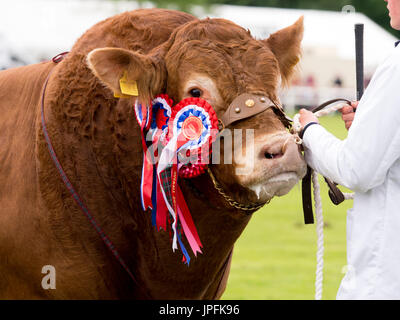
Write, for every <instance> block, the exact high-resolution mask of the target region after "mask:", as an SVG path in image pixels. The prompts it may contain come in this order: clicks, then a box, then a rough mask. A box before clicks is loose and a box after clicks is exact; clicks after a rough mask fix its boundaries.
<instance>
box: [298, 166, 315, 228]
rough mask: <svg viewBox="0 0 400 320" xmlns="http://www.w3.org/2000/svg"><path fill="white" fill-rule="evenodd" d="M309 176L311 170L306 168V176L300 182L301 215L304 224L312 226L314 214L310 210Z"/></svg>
mask: <svg viewBox="0 0 400 320" xmlns="http://www.w3.org/2000/svg"><path fill="white" fill-rule="evenodd" d="M311 174H312V169H311V168H310V167H309V166H307V174H306V175H305V177H304V178H303V180H302V182H301V191H302V192H301V193H302V198H303V213H304V223H305V224H313V223H314V213H313V209H312V198H311Z"/></svg>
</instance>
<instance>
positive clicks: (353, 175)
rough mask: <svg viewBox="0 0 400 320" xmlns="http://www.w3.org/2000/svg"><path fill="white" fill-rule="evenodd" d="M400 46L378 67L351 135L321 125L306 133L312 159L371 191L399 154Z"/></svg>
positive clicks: (322, 169)
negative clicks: (341, 135) (339, 134)
mask: <svg viewBox="0 0 400 320" xmlns="http://www.w3.org/2000/svg"><path fill="white" fill-rule="evenodd" d="M399 52H400V51H398V52H397V54H396V55H394V57H392V59H388V60H389V61H387V62H386V63H385V64H384V65H383V66H382V67H380V68H379V69H378V71H377V72H376V74H375V76H374V78H373V79H372V81H371V83H370V85H369V87H368V89H367V90H366V92H365V94H364V96H363V98H362V99H361V101H360V103H359V107H358V109H357V112H356V115H355V118H354V121H353V124H352V126H351V128H350V130H349V133H348V137H347V139H346V140H343V141H342V140H339V139H337V138H336V137H334V136H333V135H332V134H330V133H329V132H327V131H326V130H325V129H324V128H323V127H322V126H319V125H313V126H310V127H309V128H308V129H307V130H306V132H305V134H304V137H303V145H304V149H305V158H306V161H307V163H308V164H309V165H310V166H311V167H312V168H313V169H315V170H316V171H317V172H319V173H321V174H322V175H324V176H325V177H327V178H330V179H331V180H333V181H335V182H337V183H339V184H341V185H343V186H345V187H348V188H350V189H352V190H354V191H359V192H366V191H368V190H370V189H371V188H374V187H376V186H378V185H380V184H382V183H383V182H384V180H385V177H386V175H387V172H388V170H389V169H390V167H391V166H392V165H393V163H394V162H395V161H396V160H397V159H399V158H400V54H399ZM394 58H396V59H397V60H395V59H394Z"/></svg>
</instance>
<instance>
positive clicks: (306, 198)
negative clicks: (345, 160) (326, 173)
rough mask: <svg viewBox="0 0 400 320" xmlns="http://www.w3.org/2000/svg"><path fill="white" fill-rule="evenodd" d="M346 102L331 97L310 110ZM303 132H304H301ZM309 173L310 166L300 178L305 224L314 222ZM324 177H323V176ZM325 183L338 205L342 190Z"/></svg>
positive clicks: (333, 184)
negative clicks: (301, 178)
mask: <svg viewBox="0 0 400 320" xmlns="http://www.w3.org/2000/svg"><path fill="white" fill-rule="evenodd" d="M339 101H343V102H347V103H348V104H351V101H349V100H347V99H332V100H329V101H327V102H325V103H323V104H321V105H320V106H318V107H316V108H314V109H313V110H312V112H313V113H315V112H317V111H320V110H322V109H324V108H325V107H327V106H329V105H331V104H332V103H335V102H339ZM303 133H304V132H303ZM311 174H312V169H311V168H310V167H307V174H306V175H305V177H304V178H303V180H302V183H301V184H302V187H301V191H302V200H303V213H304V223H305V224H313V223H314V214H313V209H312V197H311ZM324 178H325V177H324ZM325 181H326V183H327V184H328V187H329V198H330V199H331V201H332V202H333V203H334V204H335V205H339V204H340V203H342V202H343V201H344V199H345V197H344V195H343V193H342V191H340V189H339V188H338V187H337V184H335V183H334V182H332V181H330V180H329V179H327V178H325Z"/></svg>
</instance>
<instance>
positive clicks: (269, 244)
mask: <svg viewBox="0 0 400 320" xmlns="http://www.w3.org/2000/svg"><path fill="white" fill-rule="evenodd" d="M321 124H322V125H323V126H324V127H325V128H327V129H328V130H329V131H330V132H332V133H333V134H335V135H336V136H337V137H339V138H341V139H343V138H345V137H346V134H347V132H346V130H345V128H344V125H343V122H342V120H341V119H340V117H339V116H330V117H329V116H328V117H324V118H322V119H321ZM321 187H322V202H323V212H324V221H325V223H326V227H325V228H324V237H325V256H324V260H325V261H324V281H323V286H324V287H323V299H335V297H336V293H337V290H338V288H339V285H340V281H341V279H342V278H343V276H344V274H343V268H344V266H345V265H346V211H347V209H349V208H351V207H352V201H346V202H345V203H343V204H341V205H339V206H335V205H333V204H332V203H331V201H330V199H329V197H328V191H327V187H326V184H325V183H323V182H322V180H321ZM341 189H342V190H343V191H348V190H345V189H344V188H341ZM316 240H317V237H316V232H315V225H307V226H306V225H304V222H303V212H302V205H301V189H300V184H298V185H297V186H296V187H295V188H294V189H293V190H292V191H291V192H290V193H289V194H288V195H286V196H284V197H281V198H274V199H273V200H272V201H271V203H270V204H269V205H266V206H265V207H264V208H262V209H261V210H259V211H258V212H256V213H255V214H254V216H253V218H252V220H251V221H250V223H249V225H248V227H247V228H246V229H245V231H244V233H243V234H242V236H241V237H240V239H239V240H238V242H237V243H236V245H235V249H234V255H233V261H232V269H231V274H230V278H229V282H228V285H227V289H226V291H225V294H224V295H223V297H222V298H223V299H246V300H250V299H252V300H264V299H277V300H281V299H284V300H288V299H289V300H291V299H296V300H303V299H313V298H314V294H315V288H314V283H315V270H316V243H317V242H316Z"/></svg>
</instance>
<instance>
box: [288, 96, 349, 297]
mask: <svg viewBox="0 0 400 320" xmlns="http://www.w3.org/2000/svg"><path fill="white" fill-rule="evenodd" d="M345 105H346V104H343V103H340V104H337V105H335V106H333V107H330V108H326V109H323V110H320V111H318V112H316V113H315V116H316V117H317V118H319V117H322V116H325V115H327V114H329V113H331V112H335V111H337V110H340V109H342V108H343V107H344V106H345ZM299 119H300V115H299V114H296V115H295V116H294V118H293V130H294V132H295V134H296V137H295V139H296V143H298V144H302V141H301V139H300V138H299V137H298V134H299V133H300V131H301V124H300V120H299ZM312 182H313V194H314V205H315V220H316V228H317V267H316V271H315V300H321V299H322V289H323V285H322V284H323V279H324V216H323V213H322V199H321V189H320V185H319V181H318V173H317V172H316V171H313V172H312ZM343 195H344V197H345V199H346V200H350V199H353V198H354V194H353V193H344V194H343Z"/></svg>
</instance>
